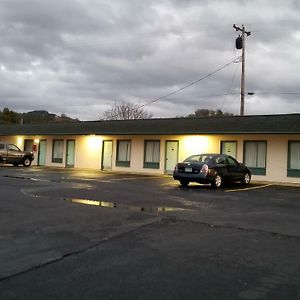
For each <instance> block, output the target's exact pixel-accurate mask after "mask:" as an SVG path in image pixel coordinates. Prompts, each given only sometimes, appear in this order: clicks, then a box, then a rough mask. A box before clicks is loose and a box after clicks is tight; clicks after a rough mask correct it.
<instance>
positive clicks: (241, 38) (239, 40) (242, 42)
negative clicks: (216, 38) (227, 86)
mask: <svg viewBox="0 0 300 300" xmlns="http://www.w3.org/2000/svg"><path fill="white" fill-rule="evenodd" d="M233 28H234V29H235V30H236V31H241V32H242V35H241V36H239V37H238V38H237V39H236V48H237V49H242V74H241V108H240V115H241V116H243V115H244V112H245V34H246V35H247V36H249V35H250V34H251V32H250V31H246V30H245V27H244V25H242V28H240V27H238V26H236V25H235V24H233Z"/></svg>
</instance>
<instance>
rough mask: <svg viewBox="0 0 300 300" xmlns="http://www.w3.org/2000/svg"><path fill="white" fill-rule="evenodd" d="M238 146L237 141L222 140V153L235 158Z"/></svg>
mask: <svg viewBox="0 0 300 300" xmlns="http://www.w3.org/2000/svg"><path fill="white" fill-rule="evenodd" d="M236 148H237V142H228V141H222V142H221V153H222V154H227V155H230V156H232V157H233V158H235V159H236Z"/></svg>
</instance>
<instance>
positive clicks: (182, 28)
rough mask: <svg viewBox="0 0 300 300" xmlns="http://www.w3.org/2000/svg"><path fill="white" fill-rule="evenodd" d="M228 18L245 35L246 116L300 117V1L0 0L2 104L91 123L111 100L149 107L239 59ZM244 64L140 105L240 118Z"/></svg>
mask: <svg viewBox="0 0 300 300" xmlns="http://www.w3.org/2000/svg"><path fill="white" fill-rule="evenodd" d="M234 23H235V24H237V25H239V26H241V25H242V24H244V25H245V27H246V30H249V31H251V35H250V36H249V37H247V38H246V92H254V93H255V94H254V96H248V95H247V96H246V100H245V101H246V106H245V114H277V113H293V112H298V113H299V112H300V101H299V99H300V1H298V0H294V1H293V0H285V1H282V0H251V1H244V0H232V1H230V0H226V1H225V0H223V1H222V0H207V1H204V0H169V1H167V0H144V1H142V0H105V1H104V0H0V36H1V41H0V108H1V109H3V108H4V107H9V108H10V109H13V110H16V111H19V112H27V111H31V110H48V111H49V112H53V113H56V114H61V113H66V114H67V115H69V116H71V117H76V118H79V119H81V120H96V119H98V118H99V117H100V116H101V114H102V113H103V112H104V111H105V110H107V109H109V108H110V107H111V106H112V105H113V104H114V103H115V101H128V102H132V103H135V104H140V105H142V104H144V103H148V102H149V101H151V100H154V99H156V98H159V97H161V96H164V95H166V94H168V93H171V92H173V91H175V90H177V89H179V88H181V87H183V86H185V85H187V84H189V83H190V82H193V81H195V80H197V79H199V78H202V77H203V76H206V75H208V74H209V73H211V72H214V71H215V70H217V69H218V68H220V67H222V66H224V65H226V64H227V63H229V62H231V61H233V60H234V59H235V58H236V57H239V56H240V55H241V51H240V50H236V49H235V38H236V37H237V33H236V31H235V30H234V29H233V27H232V25H233V24H234ZM240 70H241V63H240V62H236V63H232V64H230V65H228V66H227V67H225V68H224V69H222V70H221V71H220V72H217V73H216V74H214V75H212V76H210V77H208V78H206V79H204V80H202V81H200V82H198V83H197V84H195V85H193V86H192V87H190V88H188V89H185V90H183V91H181V92H180V93H177V94H175V95H172V96H171V97H169V98H167V99H164V100H162V101H158V102H155V103H153V104H151V105H147V106H146V107H145V109H146V110H147V111H149V112H151V113H153V115H154V117H176V116H183V115H187V114H189V113H192V112H194V111H195V110H196V109H197V108H210V109H222V110H223V111H227V112H232V113H235V114H238V113H239V108H240V96H239V91H240V73H241V72H240ZM297 93H298V94H297ZM226 94H227V95H226Z"/></svg>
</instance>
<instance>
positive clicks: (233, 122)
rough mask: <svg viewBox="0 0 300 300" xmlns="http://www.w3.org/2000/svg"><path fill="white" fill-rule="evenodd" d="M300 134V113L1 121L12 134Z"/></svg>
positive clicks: (3, 129) (5, 133) (6, 133)
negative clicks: (38, 121)
mask: <svg viewBox="0 0 300 300" xmlns="http://www.w3.org/2000/svg"><path fill="white" fill-rule="evenodd" d="M86 134H101V135H174V134H300V114H299V113H296V114H279V115H256V116H229V117H205V118H204V117H203V118H172V119H145V120H122V121H82V122H71V123H47V124H22V125H20V124H14V125H0V135H1V136H11V135H86Z"/></svg>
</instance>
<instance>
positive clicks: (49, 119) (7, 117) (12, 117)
mask: <svg viewBox="0 0 300 300" xmlns="http://www.w3.org/2000/svg"><path fill="white" fill-rule="evenodd" d="M76 121H79V120H78V119H72V118H70V117H68V116H67V115H66V114H61V115H60V116H58V115H56V114H52V113H49V112H48V111H45V110H35V111H31V112H27V113H18V112H16V111H13V110H10V109H9V108H7V107H5V108H4V109H3V110H0V124H34V123H62V122H76Z"/></svg>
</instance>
